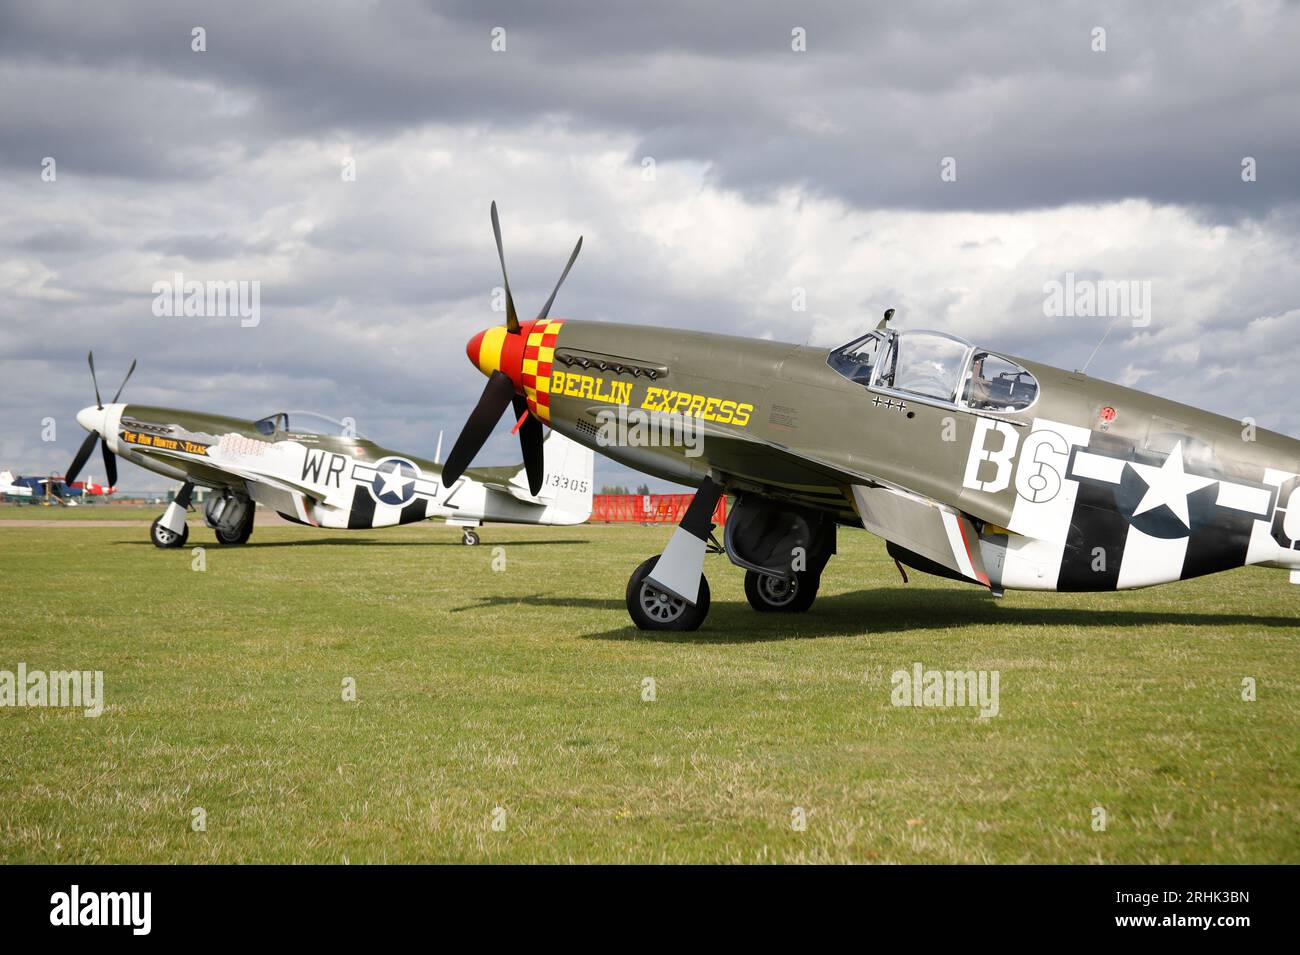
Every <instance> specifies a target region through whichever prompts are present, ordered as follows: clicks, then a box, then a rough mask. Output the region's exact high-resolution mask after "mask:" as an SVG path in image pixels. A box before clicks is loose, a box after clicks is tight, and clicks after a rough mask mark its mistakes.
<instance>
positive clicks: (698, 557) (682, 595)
mask: <svg viewBox="0 0 1300 955" xmlns="http://www.w3.org/2000/svg"><path fill="white" fill-rule="evenodd" d="M721 496H722V485H721V484H718V483H717V482H715V481H714V480H713V479H712V478H711V477H710V478H705V479H704V482H703V483H702V484H701V485H700V488H699V490H698V491H696V492H695V499H694V500H693V501H691V506H690V507H688V508H687V509H686V516H685V517H683V518H682V522H681V523H680V524H679V525H678V526H677V530H675V531H673V536H672V537H671V538H669V540H668V546H667V547H665V548H664V552H663V553H662V554H661V555H660V556H658V557H652V558H650V559H649V560H647V561H645V562H644V563H642V564H641V566H640V567H638V568H637V569H636V570H635V571H634V572H633V573H632V577H631V579H630V580H629V581H628V584H627V595H626V601H627V612H628V616H630V617H631V618H632V622H633V623H634V624H636V626H637V628H638V629H640V630H698V629H699V626H700V624H702V623H703V622H704V618H705V617H707V616H708V614H709V582H708V581H707V580H706V579H705V577H704V555H705V553H706V551H707V550H708V544H709V538H710V536H711V535H712V533H713V523H712V521H711V520H710V518H712V516H713V509H714V508H715V507H717V505H718V498H720V497H721Z"/></svg>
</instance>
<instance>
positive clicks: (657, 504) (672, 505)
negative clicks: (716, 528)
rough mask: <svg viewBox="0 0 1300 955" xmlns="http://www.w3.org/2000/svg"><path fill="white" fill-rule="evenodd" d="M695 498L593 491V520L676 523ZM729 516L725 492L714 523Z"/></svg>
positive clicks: (715, 509) (603, 521)
mask: <svg viewBox="0 0 1300 955" xmlns="http://www.w3.org/2000/svg"><path fill="white" fill-rule="evenodd" d="M694 499H695V495H694V494H593V495H592V498H591V521H592V523H594V524H601V523H605V524H612V523H617V522H621V521H628V522H631V523H634V524H676V523H678V522H679V521H680V520H681V519H682V518H683V517H685V516H686V509H687V508H688V507H690V506H691V501H693V500H694ZM726 520H727V498H726V495H723V496H722V497H720V498H718V506H717V507H715V508H714V509H713V523H714V524H719V525H721V524H723V523H724V522H725V521H726Z"/></svg>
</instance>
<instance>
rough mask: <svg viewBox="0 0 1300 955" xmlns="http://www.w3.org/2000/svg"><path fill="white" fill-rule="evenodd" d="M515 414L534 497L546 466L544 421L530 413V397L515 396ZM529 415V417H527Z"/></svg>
mask: <svg viewBox="0 0 1300 955" xmlns="http://www.w3.org/2000/svg"><path fill="white" fill-rule="evenodd" d="M514 405H515V414H516V415H517V416H518V417H519V447H520V449H521V450H522V451H523V452H524V468H525V469H527V471H528V493H530V494H532V496H533V497H536V496H537V492H538V491H540V490H541V489H542V475H543V471H544V470H545V467H544V465H543V461H542V423H541V422H540V421H538V420H537V416H536V415H534V414H529V412H528V399H526V398H525V397H524V396H523V395H515V396H514ZM525 415H527V417H525Z"/></svg>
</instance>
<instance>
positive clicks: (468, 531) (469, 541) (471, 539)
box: [461, 527, 479, 547]
mask: <svg viewBox="0 0 1300 955" xmlns="http://www.w3.org/2000/svg"><path fill="white" fill-rule="evenodd" d="M461 542H462V543H463V544H464V545H465V546H466V547H477V546H478V543H479V537H478V533H477V532H476V531H474V530H473V529H472V528H469V527H467V528H465V534H464V536H463V537H461Z"/></svg>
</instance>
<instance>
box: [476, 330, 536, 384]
mask: <svg viewBox="0 0 1300 955" xmlns="http://www.w3.org/2000/svg"><path fill="white" fill-rule="evenodd" d="M534 324H536V323H535V322H522V323H520V333H519V334H518V335H511V334H510V333H509V332H508V331H507V330H506V328H505V326H503V325H495V326H493V327H492V328H488V329H484V330H483V331H481V332H479V333H478V334H477V335H475V336H474V337H473V338H471V339H470V340H469V342H468V343H467V344H466V345H465V354H466V355H467V356H468V357H469V360H470V364H472V365H473V366H474V367H475V368H477V369H478V370H479V371H481V372H482V373H483V374H485V375H487V376H489V377H491V375H492V372H494V371H499V372H501V373H502V374H504V375H506V376H507V377H508V378H509V379H510V380H511V381H513V382H514V383H515V387H516V388H523V367H524V349H525V346H526V344H527V342H528V336H529V333H530V332H531V331H532V328H533V325H534Z"/></svg>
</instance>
